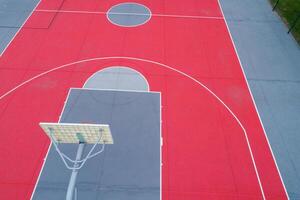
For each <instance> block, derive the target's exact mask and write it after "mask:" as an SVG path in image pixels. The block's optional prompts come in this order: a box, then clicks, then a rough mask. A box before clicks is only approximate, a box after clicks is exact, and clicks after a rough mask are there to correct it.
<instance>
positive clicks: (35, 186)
mask: <svg viewBox="0 0 300 200" xmlns="http://www.w3.org/2000/svg"><path fill="white" fill-rule="evenodd" d="M69 94H70V90H69V91H68V94H67V99H68V97H69ZM66 102H67V100H66V101H65V102H64V106H63V109H62V111H61V113H60V115H59V118H58V122H60V120H61V116H62V114H63V113H64V110H65V107H66ZM51 147H52V141H51V140H50V144H49V147H48V150H47V154H46V156H45V157H44V161H43V165H42V168H41V170H40V172H39V176H38V179H37V180H36V182H35V185H34V189H33V191H32V193H31V197H30V200H32V198H33V195H34V193H35V190H36V188H37V185H38V182H39V181H40V178H41V175H42V171H43V169H44V167H45V164H46V161H47V158H48V155H49V153H50V149H51Z"/></svg>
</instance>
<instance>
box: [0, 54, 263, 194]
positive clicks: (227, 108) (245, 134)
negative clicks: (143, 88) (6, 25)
mask: <svg viewBox="0 0 300 200" xmlns="http://www.w3.org/2000/svg"><path fill="white" fill-rule="evenodd" d="M109 59H125V60H135V61H141V62H146V63H151V64H155V65H158V66H161V67H163V68H166V69H169V70H171V71H175V72H177V73H179V74H181V75H183V76H185V77H187V78H189V79H191V80H192V81H194V82H196V83H197V84H199V85H200V86H201V87H202V88H204V89H205V90H206V91H207V92H208V93H210V94H211V95H212V96H213V97H214V98H215V99H217V100H218V101H219V102H220V103H221V104H222V105H223V106H224V107H225V108H226V110H227V111H228V112H229V113H230V114H231V115H232V117H233V118H234V119H235V120H236V122H237V123H238V124H239V126H240V127H241V129H242V130H243V133H244V136H245V139H246V142H247V146H248V150H249V153H250V156H251V160H252V164H253V167H254V170H255V174H256V178H257V180H258V183H259V186H260V189H261V192H262V196H263V198H264V199H265V196H264V191H263V188H262V185H261V181H260V177H259V174H258V171H257V168H256V163H255V159H254V156H253V153H252V148H251V145H250V142H249V139H248V134H247V131H246V129H245V127H244V126H243V124H242V123H241V121H240V120H239V118H238V117H237V116H236V115H235V113H234V112H233V111H232V110H231V109H230V108H229V106H227V104H226V103H225V102H224V101H223V100H222V99H221V98H219V97H218V96H217V95H216V94H215V93H214V92H213V91H212V90H210V89H209V88H208V87H207V86H206V85H205V84H203V83H202V82H200V81H198V80H197V79H195V78H193V77H192V76H190V75H188V74H186V73H184V72H182V71H180V70H178V69H175V68H173V67H170V66H168V65H165V64H163V63H160V62H156V61H152V60H147V59H142V58H135V57H125V56H112V57H98V58H89V59H84V60H79V61H75V62H71V63H68V64H64V65H61V66H59V67H56V68H52V69H50V70H48V71H45V72H42V73H40V74H38V75H36V76H34V77H32V78H30V79H28V80H26V81H24V82H23V83H21V84H19V85H18V86H16V87H14V88H13V89H11V90H9V91H8V92H6V93H5V94H3V95H2V96H0V100H1V99H3V98H4V97H6V96H7V95H9V94H10V93H12V92H14V91H15V90H17V89H18V88H20V87H22V86H23V85H25V84H27V83H29V82H30V81H32V80H34V79H37V78H39V77H41V76H44V75H46V74H48V73H50V72H53V71H56V70H59V69H62V68H65V67H68V66H71V65H74V64H79V63H84V62H89V61H95V60H109Z"/></svg>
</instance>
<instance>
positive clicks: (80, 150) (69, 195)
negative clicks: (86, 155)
mask: <svg viewBox="0 0 300 200" xmlns="http://www.w3.org/2000/svg"><path fill="white" fill-rule="evenodd" d="M83 149H84V143H79V146H78V149H77V154H76V161H78V160H80V159H81V156H82V153H83ZM74 167H78V163H77V162H75V164H74ZM78 172H79V170H78V169H73V170H72V174H71V177H70V181H69V186H68V190H67V196H66V200H72V198H73V194H74V188H75V184H76V178H77V175H78Z"/></svg>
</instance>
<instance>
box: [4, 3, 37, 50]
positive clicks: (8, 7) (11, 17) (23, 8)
mask: <svg viewBox="0 0 300 200" xmlns="http://www.w3.org/2000/svg"><path fill="white" fill-rule="evenodd" d="M38 2H39V0H0V55H1V54H2V53H3V50H4V49H5V48H6V46H7V45H8V44H9V42H10V41H11V39H12V38H13V37H14V36H15V34H16V32H17V31H18V30H19V29H20V27H21V26H22V24H23V23H24V21H25V20H26V19H27V17H28V16H29V15H30V13H31V12H32V10H33V8H34V7H35V6H36V4H37V3H38Z"/></svg>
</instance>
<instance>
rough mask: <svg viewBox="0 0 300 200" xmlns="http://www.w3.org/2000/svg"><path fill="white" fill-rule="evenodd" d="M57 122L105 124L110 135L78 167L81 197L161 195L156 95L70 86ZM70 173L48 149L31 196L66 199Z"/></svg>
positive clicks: (154, 198) (129, 199)
mask: <svg viewBox="0 0 300 200" xmlns="http://www.w3.org/2000/svg"><path fill="white" fill-rule="evenodd" d="M60 122H65V123H82V122H85V123H87V122H88V123H101V124H109V125H110V128H111V132H112V135H113V138H114V144H112V145H106V146H105V151H104V152H103V153H102V154H100V155H99V156H97V157H94V158H92V159H90V160H88V161H87V163H86V165H85V166H84V167H83V168H82V169H80V171H79V175H78V178H77V185H76V187H77V191H78V199H79V200H80V199H85V200H87V199H93V200H96V199H99V200H100V199H101V200H105V199H109V200H113V199H115V200H120V199H122V200H141V199H143V200H159V199H160V167H161V157H160V93H149V92H128V91H109V90H105V91H103V90H87V89H71V91H70V93H69V97H68V100H67V102H66V105H65V109H64V111H63V113H62V116H61V120H60ZM77 146H78V145H72V144H63V145H61V149H62V151H63V152H65V153H66V154H67V155H69V156H71V157H73V158H74V156H75V153H76V149H77ZM89 148H91V145H89V146H88V147H87V148H86V149H85V152H87V151H88V150H89ZM70 174H71V171H70V170H67V169H66V167H65V166H64V164H63V162H62V161H61V160H60V158H59V156H58V154H57V152H56V151H55V149H54V147H51V149H50V152H49V154H48V157H47V160H46V163H45V166H44V168H43V170H42V174H41V177H40V179H39V182H38V185H37V188H36V190H35V193H34V194H33V198H32V199H34V200H38V199H41V200H45V199H64V198H65V195H66V189H67V184H68V181H69V178H70Z"/></svg>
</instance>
